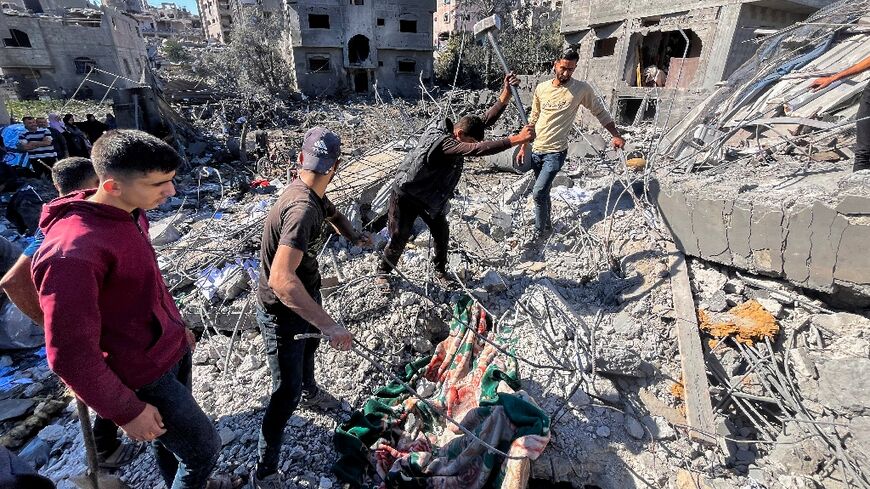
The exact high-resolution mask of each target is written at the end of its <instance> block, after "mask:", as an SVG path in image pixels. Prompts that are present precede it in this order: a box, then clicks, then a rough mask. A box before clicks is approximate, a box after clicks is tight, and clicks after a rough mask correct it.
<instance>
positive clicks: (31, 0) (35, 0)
mask: <svg viewBox="0 0 870 489" xmlns="http://www.w3.org/2000/svg"><path fill="white" fill-rule="evenodd" d="M24 8H26V9H27V10H30V11H32V12H33V13H34V14H42V13H45V11H44V10H43V9H42V4H41V3H39V0H24Z"/></svg>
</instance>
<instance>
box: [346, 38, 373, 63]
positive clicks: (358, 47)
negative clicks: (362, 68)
mask: <svg viewBox="0 0 870 489" xmlns="http://www.w3.org/2000/svg"><path fill="white" fill-rule="evenodd" d="M369 52H370V48H369V38H367V37H366V36H364V35H362V34H357V35H355V36H353V37H351V38H350V41H349V42H348V43H347V60H348V61H350V63H351V64H355V63H362V62H363V61H365V60H367V59H369Z"/></svg>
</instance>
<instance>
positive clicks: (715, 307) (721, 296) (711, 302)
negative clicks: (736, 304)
mask: <svg viewBox="0 0 870 489" xmlns="http://www.w3.org/2000/svg"><path fill="white" fill-rule="evenodd" d="M706 302H707V309H708V310H710V311H712V312H722V311H724V310H725V309H728V298H727V297H726V296H725V291H724V290H717V291H716V292H714V293H713V295H712V296H710V298H709V299H707V300H706Z"/></svg>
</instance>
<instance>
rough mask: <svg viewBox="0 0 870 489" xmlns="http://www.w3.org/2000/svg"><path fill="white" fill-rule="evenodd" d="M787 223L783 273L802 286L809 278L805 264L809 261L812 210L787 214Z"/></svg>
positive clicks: (804, 209)
mask: <svg viewBox="0 0 870 489" xmlns="http://www.w3.org/2000/svg"><path fill="white" fill-rule="evenodd" d="M787 221H788V227H787V229H786V237H785V253H784V256H783V259H784V263H783V267H782V269H783V273H785V275H786V277H788V278H789V280H791V281H793V282H798V283H801V284H803V283H805V282H806V281H807V280H808V279H809V278H810V268H809V267H808V266H807V262H808V261H809V259H810V237H811V236H810V235H811V232H810V224H811V223H812V222H813V208H812V207H810V206H807V207H805V208H803V209H801V210H800V211H798V212H796V213H793V214H788V219H787Z"/></svg>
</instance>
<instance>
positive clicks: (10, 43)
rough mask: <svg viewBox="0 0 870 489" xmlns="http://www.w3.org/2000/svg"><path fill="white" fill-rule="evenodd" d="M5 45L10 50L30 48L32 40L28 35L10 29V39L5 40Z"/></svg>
mask: <svg viewBox="0 0 870 489" xmlns="http://www.w3.org/2000/svg"><path fill="white" fill-rule="evenodd" d="M3 45H4V46H6V47H9V48H29V47H32V46H31V45H30V38H29V37H27V33H26V32H23V31H19V30H18V29H9V37H7V38H4V39H3Z"/></svg>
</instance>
